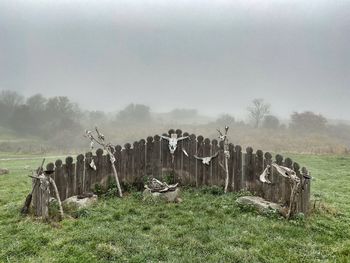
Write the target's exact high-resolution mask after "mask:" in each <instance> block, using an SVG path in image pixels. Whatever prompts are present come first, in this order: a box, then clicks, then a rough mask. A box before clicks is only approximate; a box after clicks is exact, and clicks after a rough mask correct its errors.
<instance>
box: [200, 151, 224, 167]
mask: <svg viewBox="0 0 350 263" xmlns="http://www.w3.org/2000/svg"><path fill="white" fill-rule="evenodd" d="M218 155H219V152H217V153H216V154H214V155H213V156H208V157H198V156H197V155H194V158H196V159H197V160H201V161H202V163H203V164H205V165H210V162H211V160H212V159H213V158H216V157H217V156H218Z"/></svg>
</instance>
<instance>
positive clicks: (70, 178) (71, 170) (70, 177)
mask: <svg viewBox="0 0 350 263" xmlns="http://www.w3.org/2000/svg"><path fill="white" fill-rule="evenodd" d="M65 168H66V171H65V174H67V192H66V198H68V197H71V196H73V195H74V193H75V188H76V186H75V183H76V180H75V164H74V163H73V158H72V157H71V156H68V157H67V158H66V166H65Z"/></svg>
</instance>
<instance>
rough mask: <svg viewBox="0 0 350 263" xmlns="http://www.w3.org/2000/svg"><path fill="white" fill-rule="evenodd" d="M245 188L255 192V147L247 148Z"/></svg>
mask: <svg viewBox="0 0 350 263" xmlns="http://www.w3.org/2000/svg"><path fill="white" fill-rule="evenodd" d="M245 157H246V158H245V180H246V181H245V188H246V189H247V190H248V191H251V192H254V181H255V178H254V162H255V160H254V156H253V148H252V147H248V148H247V149H246V156H245Z"/></svg>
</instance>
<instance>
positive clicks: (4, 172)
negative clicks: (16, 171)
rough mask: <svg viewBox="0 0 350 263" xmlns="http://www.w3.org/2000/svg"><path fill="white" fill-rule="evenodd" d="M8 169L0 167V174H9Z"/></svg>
mask: <svg viewBox="0 0 350 263" xmlns="http://www.w3.org/2000/svg"><path fill="white" fill-rule="evenodd" d="M9 173H10V171H9V169H6V168H0V175H3V174H9Z"/></svg>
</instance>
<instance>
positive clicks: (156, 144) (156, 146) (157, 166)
mask: <svg viewBox="0 0 350 263" xmlns="http://www.w3.org/2000/svg"><path fill="white" fill-rule="evenodd" d="M160 156H161V144H160V136H159V135H155V136H154V138H153V149H152V156H151V166H152V175H153V176H154V177H155V178H158V179H161V178H160V176H161V175H162V171H161V160H160Z"/></svg>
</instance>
